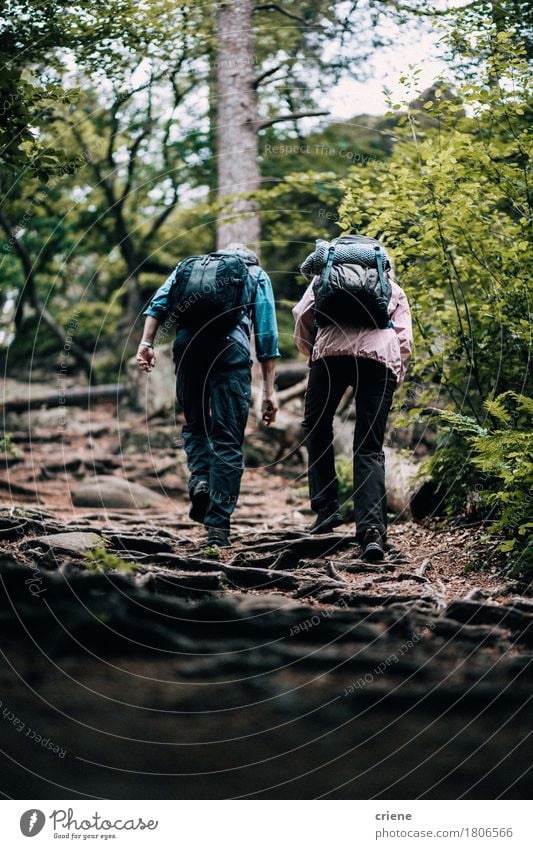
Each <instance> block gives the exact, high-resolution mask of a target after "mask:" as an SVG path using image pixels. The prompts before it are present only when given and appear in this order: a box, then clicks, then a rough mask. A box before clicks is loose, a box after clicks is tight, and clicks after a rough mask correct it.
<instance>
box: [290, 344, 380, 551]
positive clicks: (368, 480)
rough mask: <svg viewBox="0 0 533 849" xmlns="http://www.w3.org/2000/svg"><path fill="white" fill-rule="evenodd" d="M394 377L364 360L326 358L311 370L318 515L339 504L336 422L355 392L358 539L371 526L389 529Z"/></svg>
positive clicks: (309, 412) (309, 405) (309, 413)
mask: <svg viewBox="0 0 533 849" xmlns="http://www.w3.org/2000/svg"><path fill="white" fill-rule="evenodd" d="M396 383H397V381H396V377H395V376H394V374H393V373H392V372H391V371H390V369H388V368H387V367H386V366H384V365H383V364H382V363H378V362H376V361H375V360H371V359H367V358H363V357H324V358H323V359H320V360H316V361H315V362H314V363H312V365H311V369H310V374H309V383H308V386H307V391H306V395H305V418H304V422H303V427H304V432H305V437H306V445H307V450H308V454H309V494H310V497H311V507H312V509H313V510H314V511H315V512H318V511H319V510H321V509H323V508H329V507H332V508H334V507H335V506H337V505H338V500H339V492H338V481H337V475H336V472H335V455H334V450H333V417H334V415H335V412H336V410H337V407H338V405H339V402H340V400H341V398H342V397H343V395H344V393H345V391H346V389H347V388H348V387H349V386H353V387H354V390H355V406H356V420H355V433H354V442H353V466H354V491H353V499H354V508H355V521H356V525H357V537H358V538H361V536H362V535H363V534H364V533H365V531H366V530H368V529H369V528H370V527H376V528H378V529H379V530H380V531H381V533H382V534H383V536H386V530H387V503H386V493H385V455H384V453H383V440H384V437H385V427H386V424H387V417H388V415H389V411H390V408H391V404H392V398H393V395H394V390H395V388H396Z"/></svg>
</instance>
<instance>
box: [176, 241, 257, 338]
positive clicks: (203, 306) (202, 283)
mask: <svg viewBox="0 0 533 849" xmlns="http://www.w3.org/2000/svg"><path fill="white" fill-rule="evenodd" d="M247 281H248V269H247V267H246V263H245V262H244V260H243V259H242V257H240V256H239V254H237V253H226V252H225V251H215V252H213V253H209V254H204V255H203V256H192V257H189V258H188V259H184V260H183V262H180V264H179V265H178V267H177V268H176V274H175V276H174V281H173V283H172V286H171V288H170V291H169V296H168V297H169V300H168V303H169V309H170V313H171V315H172V317H173V318H175V320H176V324H177V326H178V327H185V328H187V329H188V330H191V331H192V332H195V333H197V332H198V331H200V330H204V331H205V332H206V333H209V334H216V335H218V334H225V333H228V332H229V331H230V330H233V328H234V327H236V326H237V324H238V323H239V322H240V321H241V319H242V317H243V315H244V307H245V303H246V283H247Z"/></svg>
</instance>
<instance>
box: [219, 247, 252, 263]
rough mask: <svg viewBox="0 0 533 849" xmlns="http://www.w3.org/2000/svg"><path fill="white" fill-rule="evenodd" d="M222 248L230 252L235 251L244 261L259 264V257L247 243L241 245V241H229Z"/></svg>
mask: <svg viewBox="0 0 533 849" xmlns="http://www.w3.org/2000/svg"><path fill="white" fill-rule="evenodd" d="M224 250H226V251H229V252H231V253H237V254H240V255H241V256H242V258H243V259H244V260H245V262H249V263H250V264H252V265H259V257H258V256H257V254H256V253H254V251H252V250H251V248H249V247H248V246H247V245H243V244H242V243H241V242H230V243H229V245H227V246H226V247H225V248H224Z"/></svg>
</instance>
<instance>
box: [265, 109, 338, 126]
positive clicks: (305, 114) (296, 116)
mask: <svg viewBox="0 0 533 849" xmlns="http://www.w3.org/2000/svg"><path fill="white" fill-rule="evenodd" d="M318 115H329V110H328V109H320V110H311V111H309V112H290V113H288V114H287V115H278V116H277V117H276V118H269V119H268V121H261V122H260V123H259V124H258V125H257V129H258V130H265V129H266V128H267V127H272V126H273V124H279V123H281V122H282V121H298V120H299V119H300V118H314V117H316V116H318Z"/></svg>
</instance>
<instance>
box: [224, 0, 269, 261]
mask: <svg viewBox="0 0 533 849" xmlns="http://www.w3.org/2000/svg"><path fill="white" fill-rule="evenodd" d="M217 13H218V27H217V45H218V47H217V60H216V62H217V68H216V71H217V155H218V198H219V201H220V202H221V204H222V209H221V211H220V212H219V216H218V222H217V246H218V248H224V247H225V246H226V245H227V244H228V243H229V242H243V243H244V244H246V245H249V246H250V247H252V248H253V249H254V250H255V251H256V252H259V242H260V235H261V234H260V223H259V214H258V209H257V204H256V203H254V202H253V201H251V200H249V199H246V198H243V197H238V196H239V195H245V194H248V193H249V192H252V191H254V190H255V189H257V188H258V186H259V182H260V175H259V164H258V141H257V128H258V114H257V97H256V92H255V90H254V87H253V80H254V66H253V61H254V58H253V30H252V2H251V0H218V3H217ZM236 196H237V197H236Z"/></svg>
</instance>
